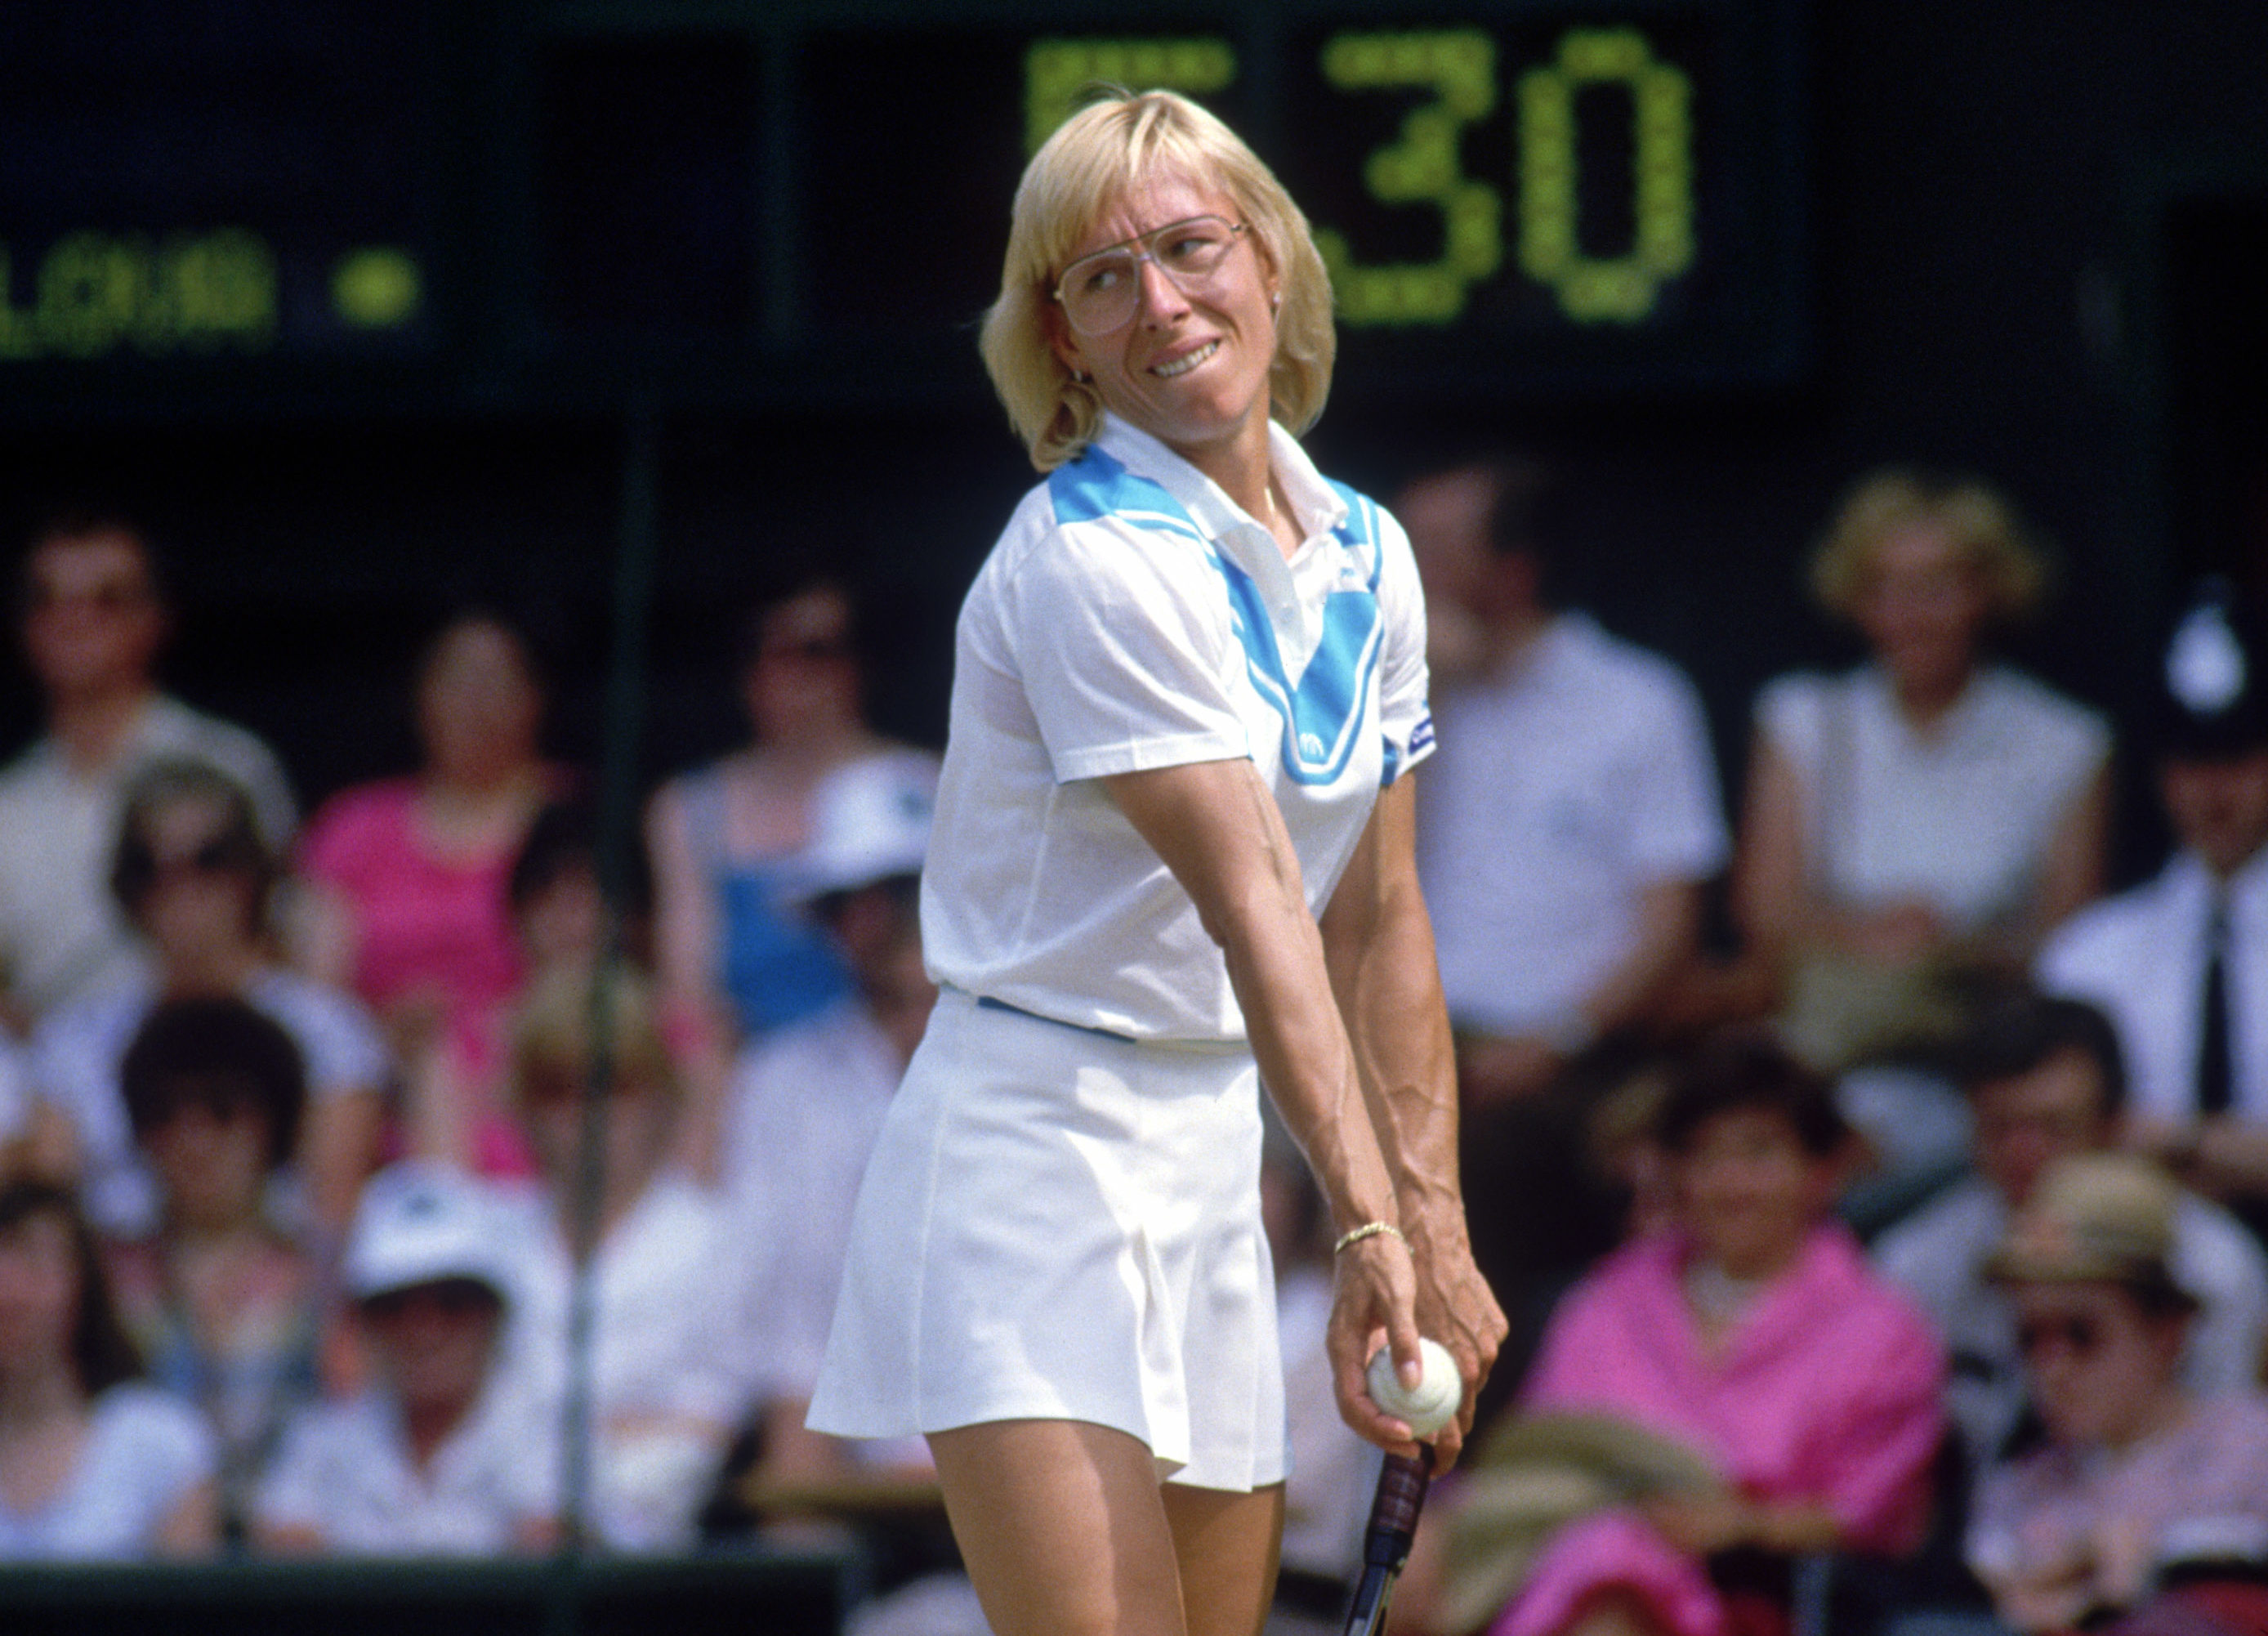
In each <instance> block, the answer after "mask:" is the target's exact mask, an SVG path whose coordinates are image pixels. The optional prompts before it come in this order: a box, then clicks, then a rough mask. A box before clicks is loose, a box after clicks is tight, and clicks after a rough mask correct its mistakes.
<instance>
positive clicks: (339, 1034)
mask: <svg viewBox="0 0 2268 1636" xmlns="http://www.w3.org/2000/svg"><path fill="white" fill-rule="evenodd" d="M277 999H278V1000H279V1001H281V1002H282V1003H280V1004H278V1005H277V1006H276V1007H275V1009H276V1021H278V1022H280V1023H282V1024H284V1027H285V1028H288V1029H289V1030H290V1031H291V1035H292V1036H293V1038H294V1040H295V1041H296V1042H297V1043H298V1046H299V1049H300V1051H301V1053H302V1054H303V1055H304V1056H305V1057H306V1063H307V1089H308V1092H309V1093H310V1094H313V1095H316V1096H335V1095H338V1094H341V1093H342V1092H345V1091H357V1090H372V1089H376V1088H379V1087H382V1086H384V1085H385V1084H386V1083H387V1080H389V1079H390V1078H391V1077H392V1068H391V1065H390V1064H389V1060H388V1058H387V1050H386V1042H385V1039H384V1037H383V1036H382V1035H380V1034H379V1031H378V1025H377V1023H375V1022H374V1021H372V1019H371V1015H370V1013H368V1012H367V1011H365V1009H364V1008H363V1007H362V1006H360V1005H358V1004H357V1003H356V1002H355V1001H354V1000H352V999H349V998H348V997H347V996H346V995H344V994H341V993H338V992H337V991H334V990H329V989H323V988H318V987H316V986H314V985H313V984H308V985H306V986H305V987H302V988H299V989H298V991H297V992H296V993H294V994H291V995H290V996H289V997H288V998H286V997H284V996H283V995H278V996H277Z"/></svg>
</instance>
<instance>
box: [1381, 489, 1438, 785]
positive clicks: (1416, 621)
mask: <svg viewBox="0 0 2268 1636" xmlns="http://www.w3.org/2000/svg"><path fill="white" fill-rule="evenodd" d="M1378 549H1379V554H1380V564H1379V576H1378V609H1379V617H1380V619H1381V621H1382V622H1383V624H1384V627H1385V629H1384V632H1383V636H1384V640H1385V652H1384V656H1383V657H1382V659H1381V661H1380V664H1379V674H1378V713H1379V729H1380V732H1381V733H1382V734H1383V735H1384V737H1385V740H1386V758H1385V763H1384V765H1383V767H1382V768H1381V771H1380V774H1379V782H1380V783H1381V784H1382V785H1386V784H1392V783H1393V782H1394V781H1395V779H1396V778H1398V777H1401V776H1402V775H1403V773H1405V772H1407V771H1409V770H1410V768H1412V767H1414V766H1416V765H1417V764H1418V763H1419V762H1421V761H1424V760H1425V758H1426V757H1427V756H1428V755H1432V753H1433V711H1432V704H1431V702H1430V700H1429V698H1428V691H1429V687H1430V680H1429V678H1428V676H1427V674H1426V669H1425V593H1424V591H1423V590H1422V589H1421V587H1420V586H1419V583H1418V559H1417V558H1416V557H1415V556H1412V555H1411V554H1410V540H1409V536H1408V535H1407V534H1404V533H1403V530H1402V525H1401V524H1400V523H1398V522H1396V521H1395V520H1394V518H1393V516H1392V515H1391V514H1389V513H1388V512H1386V511H1384V510H1383V509H1381V510H1380V511H1379V512H1378Z"/></svg>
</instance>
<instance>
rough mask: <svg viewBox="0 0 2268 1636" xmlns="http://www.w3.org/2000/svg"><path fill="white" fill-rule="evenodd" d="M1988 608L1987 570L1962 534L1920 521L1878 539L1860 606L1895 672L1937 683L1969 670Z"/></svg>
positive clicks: (1872, 640) (1877, 651) (1918, 682)
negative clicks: (1968, 549)
mask: <svg viewBox="0 0 2268 1636" xmlns="http://www.w3.org/2000/svg"><path fill="white" fill-rule="evenodd" d="M1988 608H1989V602H1988V599H1987V596H1986V593H1985V582H1984V578H1983V576H1982V575H1980V574H1979V573H1978V572H1977V565H1976V564H1975V563H1974V562H1973V561H1971V560H1970V556H1969V555H1968V553H1966V552H1965V551H1963V550H1962V547H1961V544H1960V542H1958V541H1957V540H1955V538H1954V537H1953V536H1952V535H1951V534H1948V533H1947V532H1946V531H1945V530H1944V529H1942V528H1940V527H1936V526H1935V525H1933V524H1930V523H1913V524H1909V525H1908V526H1906V527H1903V528H1899V529H1896V530H1894V531H1893V532H1891V533H1889V534H1885V535H1883V536H1882V538H1881V541H1880V542H1877V543H1876V544H1875V546H1874V550H1873V552H1872V553H1871V554H1870V557H1869V560H1868V563H1867V575H1866V578H1865V581H1864V583H1863V585H1862V586H1861V588H1860V591H1859V600H1858V603H1857V606H1856V607H1855V608H1854V609H1853V612H1854V614H1855V615H1856V616H1857V618H1858V622H1859V629H1860V630H1862V631H1864V632H1865V633H1866V637H1867V645H1868V646H1870V647H1872V648H1873V649H1874V657H1875V658H1876V659H1878V660H1881V663H1882V665H1883V667H1885V668H1886V669H1888V670H1889V672H1890V674H1891V675H1892V676H1893V677H1894V678H1896V680H1897V681H1899V682H1902V683H1906V684H1909V685H1913V686H1919V687H1933V686H1944V685H1957V684H1958V683H1959V682H1961V681H1962V680H1963V679H1965V678H1966V677H1967V675H1968V674H1969V671H1970V667H1972V666H1973V665H1974V664H1975V663H1976V659H1977V637H1979V635H1980V634H1981V633H1982V632H1983V630H1984V627H1985V615H1986V613H1987V611H1988Z"/></svg>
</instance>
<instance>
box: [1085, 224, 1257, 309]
mask: <svg viewBox="0 0 2268 1636" xmlns="http://www.w3.org/2000/svg"><path fill="white" fill-rule="evenodd" d="M1243 232H1244V224H1243V223H1242V222H1231V221H1224V220H1223V219H1222V218H1221V217H1218V216H1192V217H1189V219H1188V220H1187V221H1182V222H1167V224H1166V225H1164V226H1163V227H1153V228H1152V229H1151V230H1150V231H1149V232H1145V233H1137V234H1136V235H1135V236H1134V237H1133V238H1131V239H1129V240H1126V241H1125V242H1124V243H1123V244H1114V245H1112V246H1111V247H1109V248H1108V249H1107V250H1097V251H1096V252H1095V253H1094V254H1092V255H1082V256H1080V257H1079V260H1077V261H1076V262H1072V263H1071V265H1070V266H1069V267H1066V268H1064V272H1063V278H1062V281H1061V282H1060V283H1058V284H1057V285H1056V287H1055V290H1054V291H1053V294H1054V296H1055V298H1056V300H1057V303H1058V304H1060V305H1061V306H1062V307H1063V310H1064V317H1065V318H1066V319H1068V320H1070V321H1071V328H1073V329H1076V330H1078V331H1079V333H1080V334H1081V335H1108V334H1109V333H1110V332H1111V331H1112V330H1114V329H1120V328H1124V327H1125V325H1126V324H1127V322H1128V321H1130V319H1132V318H1133V316H1134V313H1135V309H1136V308H1137V307H1138V306H1140V305H1141V300H1142V263H1143V262H1149V263H1151V264H1152V266H1154V267H1155V268H1157V269H1158V270H1159V271H1160V272H1161V273H1163V274H1165V276H1166V279H1167V283H1169V284H1172V285H1173V286H1174V288H1175V289H1176V290H1178V291H1181V292H1182V294H1183V295H1196V294H1197V293H1199V292H1200V291H1204V290H1205V289H1206V288H1208V287H1209V286H1210V284H1211V281H1212V279H1213V277H1214V276H1215V275H1216V274H1218V273H1219V271H1220V269H1221V263H1223V262H1226V260H1227V259H1228V253H1229V252H1230V251H1231V250H1232V249H1233V248H1235V247H1236V241H1237V240H1238V239H1239V238H1240V237H1241V236H1242V234H1243Z"/></svg>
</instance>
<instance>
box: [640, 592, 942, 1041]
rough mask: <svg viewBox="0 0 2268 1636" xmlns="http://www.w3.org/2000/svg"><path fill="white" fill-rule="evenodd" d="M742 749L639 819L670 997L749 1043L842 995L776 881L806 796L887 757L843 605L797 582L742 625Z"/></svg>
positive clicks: (803, 820) (851, 613)
mask: <svg viewBox="0 0 2268 1636" xmlns="http://www.w3.org/2000/svg"><path fill="white" fill-rule="evenodd" d="M740 688H741V699H742V703H743V704H744V705H745V706H746V708H747V714H748V719H749V722H750V724H751V726H753V727H754V728H755V741H754V742H753V743H752V744H751V745H750V746H749V747H748V748H746V749H743V750H740V751H739V752H737V753H735V754H733V755H728V756H726V757H725V758H724V759H723V760H721V761H718V762H715V763H711V765H709V766H707V767H704V768H702V769H701V770H698V771H696V772H691V773H688V774H686V775H685V776H684V777H679V778H676V779H673V780H672V781H671V782H670V783H668V784H667V785H664V786H663V787H662V789H661V791H660V792H659V794H658V795H657V796H656V797H655V798H654V800H653V804H652V810H651V811H650V813H649V814H648V818H647V837H648V838H647V844H648V846H649V848H650V850H651V851H652V857H653V867H654V876H655V881H656V884H657V885H658V886H659V889H660V898H659V961H660V969H661V976H662V980H663V983H664V984H665V985H666V987H667V988H668V989H669V990H670V991H671V992H673V993H674V994H676V995H679V996H681V997H682V998H684V999H687V1000H689V1001H690V1002H692V1003H695V1004H697V1005H700V1006H704V1007H707V1008H710V1009H711V1010H712V1011H713V1012H714V1013H716V1014H717V1015H718V1017H719V1018H720V1020H729V1021H730V1023H731V1025H732V1027H733V1030H734V1031H735V1032H737V1033H740V1034H742V1035H747V1036H748V1037H750V1038H754V1037H755V1036H757V1035H762V1033H763V1032H764V1031H765V1030H766V1029H768V1028H777V1027H778V1026H779V1025H780V1024H782V1023H784V1022H790V1021H794V1020H795V1019H797V1018H799V1017H806V1016H810V1015H813V1014H814V1013H817V1012H820V1011H822V1010H824V1009H826V1007H828V1006H830V1005H832V1004H834V1003H835V1002H836V1000H838V999H841V998H842V997H843V993H844V992H845V990H846V988H847V985H848V981H849V979H848V978H847V976H845V975H844V973H843V968H842V964H841V962H840V961H839V960H838V959H837V957H836V954H835V951H834V950H833V948H832V947H829V945H828V942H827V940H826V938H825V937H824V935H823V934H822V933H821V932H820V931H819V930H818V929H817V928H816V927H814V926H813V925H810V924H809V923H808V922H806V920H805V919H804V918H803V917H801V916H799V915H797V914H796V913H794V912H793V910H792V909H791V908H790V907H789V906H788V905H787V904H786V903H785V902H784V900H783V894H782V890H781V872H782V870H783V868H784V866H785V865H786V864H787V863H788V861H789V860H790V859H792V858H793V857H794V855H795V853H796V852H797V851H798V850H799V848H801V847H802V846H804V845H805V844H807V843H808V842H809V840H810V838H811V834H812V815H811V798H812V792H814V790H815V789H816V788H817V787H818V785H819V783H820V781H821V779H822V778H824V777H826V776H827V774H828V773H829V772H831V771H833V770H835V769H836V767H839V766H841V765H842V764H843V763H845V762H847V761H851V760H852V759H854V758H857V757H860V756H865V755H873V754H876V753H877V752H880V751H885V750H889V751H891V752H892V753H895V754H898V755H904V756H906V757H908V758H909V759H911V760H918V761H919V762H921V763H924V764H925V765H929V766H931V767H932V773H931V776H932V778H933V777H934V776H935V774H934V770H933V766H934V763H933V758H932V757H930V756H928V755H924V754H922V753H921V752H918V751H915V750H911V749H906V748H902V747H893V746H891V745H889V744H888V743H887V741H885V740H882V739H880V738H878V737H877V736H876V735H875V733H874V732H873V729H872V728H871V727H869V726H867V725H866V719H865V696H864V682H863V679H862V676H861V671H860V663H859V654H858V630H857V625H856V619H855V609H854V608H853V607H852V604H851V597H850V595H849V593H847V592H846V591H845V590H844V589H843V587H842V586H839V585H837V584H836V583H834V582H833V581H831V580H824V579H819V580H811V581H806V583H804V584H802V585H800V586H797V587H796V588H795V589H794V590H792V591H791V592H790V593H788V594H786V595H785V596H783V597H779V598H777V599H776V600H774V601H769V602H766V603H765V604H763V605H762V607H760V608H757V609H756V611H755V614H754V615H752V616H751V617H750V619H749V620H748V623H747V630H746V632H745V641H744V645H743V649H742V652H741V655H740Z"/></svg>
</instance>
